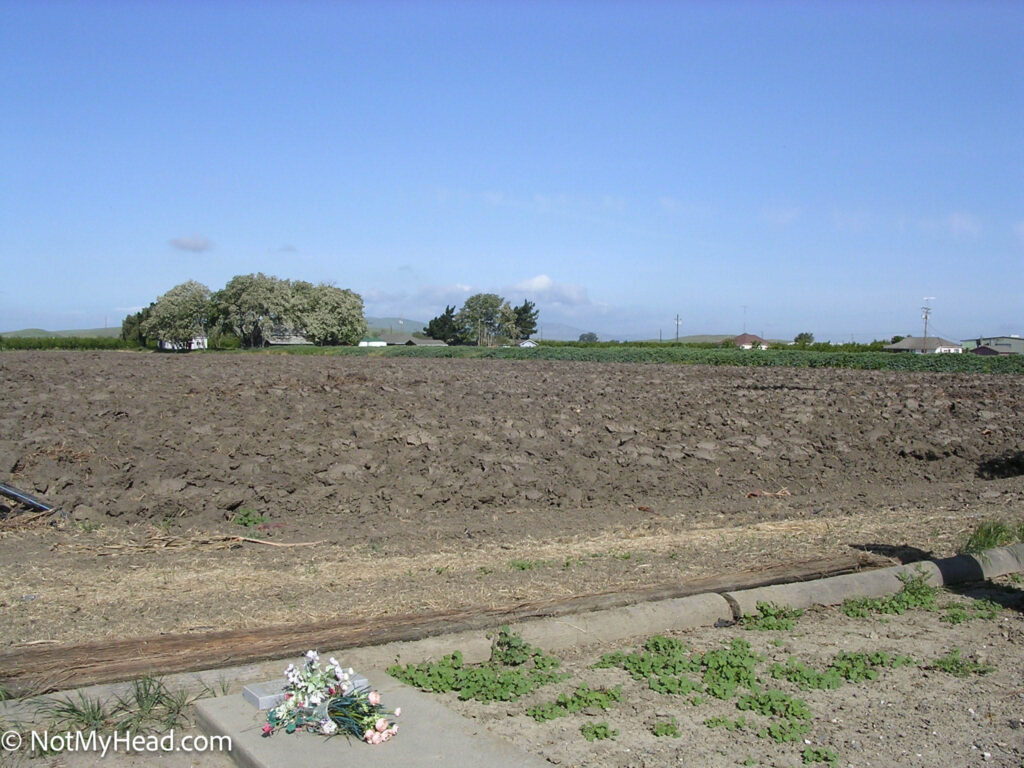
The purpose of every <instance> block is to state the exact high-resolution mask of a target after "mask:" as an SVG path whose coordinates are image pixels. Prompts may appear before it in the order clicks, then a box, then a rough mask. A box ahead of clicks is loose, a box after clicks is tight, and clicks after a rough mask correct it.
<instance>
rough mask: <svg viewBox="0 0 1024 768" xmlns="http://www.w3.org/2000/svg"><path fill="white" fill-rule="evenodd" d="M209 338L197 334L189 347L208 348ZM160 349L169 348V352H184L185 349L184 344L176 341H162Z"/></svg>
mask: <svg viewBox="0 0 1024 768" xmlns="http://www.w3.org/2000/svg"><path fill="white" fill-rule="evenodd" d="M207 341H208V340H207V338H206V337H205V336H196V337H195V338H194V339H192V342H191V344H190V345H189V347H188V348H189V349H206V345H207ZM160 349H164V350H167V351H168V352H182V351H184V350H185V347H184V345H182V344H178V343H177V342H174V341H161V342H160Z"/></svg>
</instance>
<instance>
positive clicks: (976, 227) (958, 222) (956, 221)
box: [919, 211, 983, 239]
mask: <svg viewBox="0 0 1024 768" xmlns="http://www.w3.org/2000/svg"><path fill="white" fill-rule="evenodd" d="M919 226H920V228H921V230H922V231H924V232H925V233H927V234H930V235H937V236H949V237H953V238H956V239H961V238H975V237H978V236H980V235H981V232H982V229H983V227H982V223H981V219H980V218H978V217H977V216H975V215H974V214H973V213H967V212H966V211H954V212H953V213H950V214H949V215H948V216H943V217H941V218H931V219H922V220H921V221H920V222H919Z"/></svg>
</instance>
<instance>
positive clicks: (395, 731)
mask: <svg viewBox="0 0 1024 768" xmlns="http://www.w3.org/2000/svg"><path fill="white" fill-rule="evenodd" d="M388 730H390V731H391V735H392V736H397V735H398V726H397V725H392V726H391V728H389V729H388Z"/></svg>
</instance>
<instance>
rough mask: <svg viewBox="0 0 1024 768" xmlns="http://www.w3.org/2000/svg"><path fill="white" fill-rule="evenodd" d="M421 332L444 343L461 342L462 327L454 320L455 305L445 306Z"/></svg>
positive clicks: (462, 341) (462, 340) (463, 341)
mask: <svg viewBox="0 0 1024 768" xmlns="http://www.w3.org/2000/svg"><path fill="white" fill-rule="evenodd" d="M423 332H424V333H426V334H427V336H429V337H430V338H432V339H438V340H439V341H443V342H444V343H445V344H463V343H465V340H464V339H463V336H462V328H461V327H460V326H459V324H458V323H457V322H456V321H455V307H454V306H451V307H448V306H446V307H445V308H444V312H442V313H441V314H440V315H438V316H437V317H435V318H434V319H433V320H431V321H430V322H429V323H427V327H426V328H424V329H423Z"/></svg>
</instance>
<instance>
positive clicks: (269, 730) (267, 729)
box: [263, 723, 274, 736]
mask: <svg viewBox="0 0 1024 768" xmlns="http://www.w3.org/2000/svg"><path fill="white" fill-rule="evenodd" d="M273 732H274V726H272V725H271V724H270V723H267V724H266V725H264V726H263V735H264V736H269V735H270V734H272V733H273Z"/></svg>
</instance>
